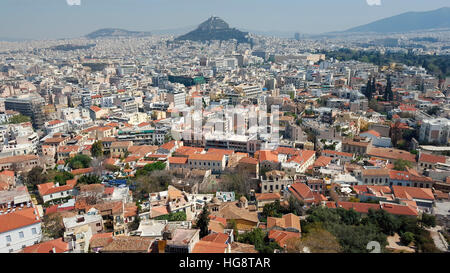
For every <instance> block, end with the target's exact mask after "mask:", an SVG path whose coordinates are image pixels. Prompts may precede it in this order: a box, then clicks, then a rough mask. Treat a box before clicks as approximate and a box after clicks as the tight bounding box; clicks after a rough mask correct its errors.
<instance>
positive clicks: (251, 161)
mask: <svg viewBox="0 0 450 273" xmlns="http://www.w3.org/2000/svg"><path fill="white" fill-rule="evenodd" d="M239 163H243V164H253V165H256V164H258V160H257V159H256V158H253V157H243V158H241V160H239Z"/></svg>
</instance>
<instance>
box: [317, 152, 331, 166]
mask: <svg viewBox="0 0 450 273" xmlns="http://www.w3.org/2000/svg"><path fill="white" fill-rule="evenodd" d="M331 160H333V158H332V157H328V156H323V155H322V156H319V157H318V158H317V159H316V161H314V164H313V167H325V166H328V164H330V163H331Z"/></svg>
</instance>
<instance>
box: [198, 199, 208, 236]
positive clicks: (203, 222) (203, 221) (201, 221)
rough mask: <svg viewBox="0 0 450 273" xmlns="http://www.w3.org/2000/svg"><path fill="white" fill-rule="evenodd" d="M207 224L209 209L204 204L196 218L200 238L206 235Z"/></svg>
mask: <svg viewBox="0 0 450 273" xmlns="http://www.w3.org/2000/svg"><path fill="white" fill-rule="evenodd" d="M208 225H209V211H208V208H207V206H204V207H203V210H202V212H201V213H200V216H199V218H198V220H197V228H199V229H200V238H202V237H205V236H206V235H208V233H209V229H208Z"/></svg>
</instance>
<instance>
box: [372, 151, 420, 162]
mask: <svg viewBox="0 0 450 273" xmlns="http://www.w3.org/2000/svg"><path fill="white" fill-rule="evenodd" d="M367 154H368V155H369V156H376V157H381V158H388V159H403V160H407V161H410V162H413V163H415V162H416V155H414V154H411V153H409V152H407V151H403V150H399V149H393V148H372V149H370V150H369V151H368V152H367Z"/></svg>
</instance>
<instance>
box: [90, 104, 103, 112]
mask: <svg viewBox="0 0 450 273" xmlns="http://www.w3.org/2000/svg"><path fill="white" fill-rule="evenodd" d="M91 110H92V111H94V112H98V111H100V110H102V108H100V107H98V106H95V105H93V106H91Z"/></svg>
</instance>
